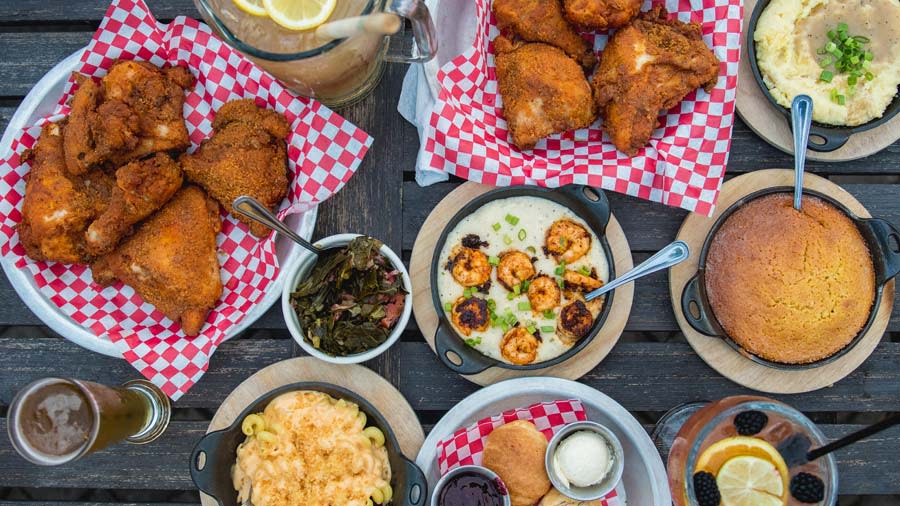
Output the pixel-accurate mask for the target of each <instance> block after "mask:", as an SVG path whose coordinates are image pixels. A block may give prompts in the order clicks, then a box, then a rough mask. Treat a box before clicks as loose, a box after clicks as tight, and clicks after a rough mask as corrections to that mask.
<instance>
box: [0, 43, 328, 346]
mask: <svg viewBox="0 0 900 506" xmlns="http://www.w3.org/2000/svg"><path fill="white" fill-rule="evenodd" d="M83 51H84V49H80V50H78V51H75V52H74V53H72V54H71V55H69V56H68V57H67V58H66V59H64V60H63V61H61V62H59V63H58V64H56V66H55V67H53V68H52V69H50V71H49V72H47V74H45V75H44V77H42V78H41V80H40V81H38V82H37V84H35V85H34V88H32V89H31V91H30V92H28V96H26V97H25V100H23V101H22V104H21V105H20V106H19V108H18V109H17V110H16V113H15V114H14V115H13V117H12V119H11V120H10V121H9V125H7V127H6V132H4V134H3V139H2V141H0V149H2V153H3V158H8V156H9V154H8V153H9V150H10V146H11V145H12V140H13V137H14V136H15V133H16V132H17V131H19V130H20V129H22V128H25V127H27V126H29V125H31V124H33V123H34V122H35V121H37V120H38V118H41V117H43V116H47V115H49V114H51V113H52V112H53V109H54V108H55V107H56V103H57V102H58V101H59V97H60V96H62V93H63V90H64V88H65V85H66V81H67V80H68V79H69V76H70V75H71V74H72V72H73V71H74V70H75V68H76V67H77V66H78V62H79V61H80V60H81V54H82V52H83ZM316 214H317V208H313V209H312V210H310V211H308V212H306V213H303V214H299V215H293V216H290V217H289V218H288V219H287V220H286V223H287V224H288V226H290V227H291V228H293V229H294V230H295V231H296V232H297V233H298V234H300V235H301V236H302V237H303V238H305V239H307V240H309V238H310V237H311V236H312V233H313V228H315V225H316ZM299 248H300V246H298V245H296V244H294V242H293V241H291V240H290V239H287V238H284V237H281V236H278V237H277V238H276V239H275V252H276V255H277V256H278V263H279V265H281V266H282V267H283V266H284V265H286V263H287V260H288V259H289V258H291V257H292V256H293V255H294V252H295V251H296V250H297V249H299ZM0 264H2V265H3V270H4V271H5V272H6V277H7V278H9V282H10V284H12V286H13V288H15V290H16V293H18V294H19V297H21V298H22V301H24V302H25V305H26V306H28V308H29V309H31V311H33V312H34V314H35V315H37V317H38V318H40V319H41V321H42V322H44V323H45V324H46V325H47V326H48V327H50V328H51V329H53V331H54V332H56V333H57V334H59V335H61V336H63V337H65V338H66V339H68V340H70V341H72V342H73V343H75V344H77V345H79V346H81V347H83V348H87V349H88V350H91V351H95V352H97V353H102V354H104V355H108V356H110V357H117V358H122V351H123V350H122V349H120V348H119V347H117V346H116V345H114V344H113V342H112V341H110V340H109V339H108V338H106V337H100V336H96V335H94V334H93V333H92V332H90V331H89V330H87V329H85V328H84V327H82V326H81V325H79V324H77V323H75V321H74V320H72V319H71V318H69V317H68V316H67V315H65V314H64V313H62V312H61V311H60V310H59V308H57V307H56V305H55V304H53V303H52V302H50V301H49V300H48V299H47V298H45V297H44V296H43V295H42V294H41V292H40V290H39V289H38V288H37V285H35V283H34V278H33V277H32V276H31V275H30V274H29V273H28V272H27V271H24V270H19V269H17V268H16V266H15V263H14V261H13V260H12V259H10V258H6V257H2V258H0ZM284 272H285V270H284V269H283V268H281V269H280V270H279V272H278V277H277V278H275V281H274V282H273V284H272V285H271V286H270V287H269V289H268V290H267V291H266V294H265V295H264V296H263V299H262V300H261V301H260V302H259V304H257V305H256V306H254V307H253V308H252V309H250V311H249V312H248V313H247V315H246V316H244V319H243V320H241V322H240V323H238V324H237V325H235V326H234V327H232V329H231V330H230V331H229V332H228V333H227V334H226V336H225V339H226V340H228V339H231V338H232V337H234V336H236V335H238V334H239V333H241V332H242V331H244V330H245V329H246V328H247V327H249V326H250V325H252V324H253V322H255V321H256V320H258V319H259V317H260V316H262V315H263V314H264V313H265V312H266V311H268V310H269V308H270V307H272V304H274V303H275V301H277V300H278V299H280V298H281V292H282V289H281V288H282V286H283V285H284Z"/></svg>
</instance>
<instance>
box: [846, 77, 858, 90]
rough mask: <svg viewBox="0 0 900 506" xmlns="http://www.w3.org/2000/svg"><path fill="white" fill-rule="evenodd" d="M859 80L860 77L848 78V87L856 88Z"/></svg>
mask: <svg viewBox="0 0 900 506" xmlns="http://www.w3.org/2000/svg"><path fill="white" fill-rule="evenodd" d="M858 79H859V78H858V77H856V76H854V75H851V76H850V77H848V78H847V86H850V87H851V88H852V87H853V86H856V81H857V80H858Z"/></svg>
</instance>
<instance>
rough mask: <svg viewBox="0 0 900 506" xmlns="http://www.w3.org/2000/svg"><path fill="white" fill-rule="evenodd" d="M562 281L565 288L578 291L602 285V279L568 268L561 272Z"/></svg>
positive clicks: (589, 289)
mask: <svg viewBox="0 0 900 506" xmlns="http://www.w3.org/2000/svg"><path fill="white" fill-rule="evenodd" d="M563 281H565V282H566V289H568V290H577V291H580V292H590V291H592V290H596V289H598V288H600V287H601V286H603V281H600V280H599V279H597V278H595V277H592V276H585V275H584V274H582V273H580V272H575V271H570V270H567V271H566V272H565V274H563Z"/></svg>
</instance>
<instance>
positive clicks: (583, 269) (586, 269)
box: [578, 265, 591, 276]
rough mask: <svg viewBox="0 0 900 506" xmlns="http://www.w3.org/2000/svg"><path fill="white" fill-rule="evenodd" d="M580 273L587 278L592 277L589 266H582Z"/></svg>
mask: <svg viewBox="0 0 900 506" xmlns="http://www.w3.org/2000/svg"><path fill="white" fill-rule="evenodd" d="M578 272H580V273H582V274H584V275H585V276H590V275H591V270H590V269H588V266H587V265H582V266H581V267H580V268H579V269H578Z"/></svg>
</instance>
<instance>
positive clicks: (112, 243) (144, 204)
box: [85, 153, 182, 256]
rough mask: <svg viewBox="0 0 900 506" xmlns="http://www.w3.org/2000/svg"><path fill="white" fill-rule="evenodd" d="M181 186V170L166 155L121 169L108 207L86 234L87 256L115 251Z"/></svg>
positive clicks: (161, 154) (157, 155) (117, 173)
mask: <svg viewBox="0 0 900 506" xmlns="http://www.w3.org/2000/svg"><path fill="white" fill-rule="evenodd" d="M181 183H182V175H181V167H179V166H178V163H177V162H176V161H175V160H173V159H172V157H170V156H169V155H167V154H165V153H157V154H156V155H155V156H153V157H151V158H147V159H145V160H139V161H135V162H131V163H129V164H127V165H123V166H122V167H120V168H119V170H117V171H116V186H115V187H114V188H113V189H112V195H111V197H110V202H109V207H107V209H106V211H105V212H103V214H101V215H100V216H99V217H98V218H97V219H96V220H95V221H94V222H93V223H91V225H90V226H89V227H88V229H87V232H86V233H85V242H86V244H87V251H88V253H90V254H91V255H94V256H100V255H105V254H106V253H109V252H110V251H112V249H113V248H115V247H116V244H118V243H119V239H121V238H122V237H123V236H124V235H126V234H127V233H128V232H129V231H130V230H131V226H132V225H134V224H135V223H137V222H139V221H141V220H143V219H144V218H146V217H147V216H150V215H151V214H152V213H153V212H155V211H156V210H157V209H159V208H161V207H162V206H163V205H164V204H165V203H166V202H168V201H169V199H171V198H172V196H173V195H175V192H177V191H178V189H179V188H181Z"/></svg>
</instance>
